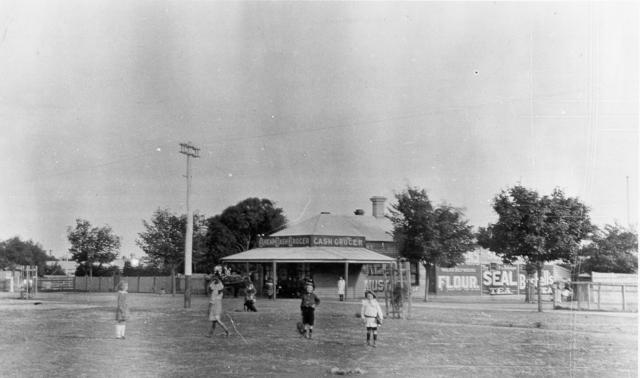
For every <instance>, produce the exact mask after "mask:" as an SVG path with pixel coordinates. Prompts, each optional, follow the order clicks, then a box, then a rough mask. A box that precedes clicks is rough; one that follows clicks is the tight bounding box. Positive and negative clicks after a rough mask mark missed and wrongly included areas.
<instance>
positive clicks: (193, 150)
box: [180, 142, 200, 158]
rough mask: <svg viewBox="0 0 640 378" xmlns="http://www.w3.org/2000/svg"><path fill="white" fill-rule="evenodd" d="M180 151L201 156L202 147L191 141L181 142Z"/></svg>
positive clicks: (193, 155)
mask: <svg viewBox="0 0 640 378" xmlns="http://www.w3.org/2000/svg"><path fill="white" fill-rule="evenodd" d="M180 153H181V154H185V155H187V156H191V157H194V158H199V157H200V149H199V148H197V147H195V146H194V145H192V144H191V142H187V143H180Z"/></svg>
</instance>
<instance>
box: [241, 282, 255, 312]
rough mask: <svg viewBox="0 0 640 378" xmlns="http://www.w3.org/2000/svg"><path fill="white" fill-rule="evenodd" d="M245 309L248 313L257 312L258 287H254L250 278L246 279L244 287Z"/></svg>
mask: <svg viewBox="0 0 640 378" xmlns="http://www.w3.org/2000/svg"><path fill="white" fill-rule="evenodd" d="M244 308H245V309H246V310H247V311H251V312H257V311H258V310H257V309H256V287H255V286H253V283H252V282H251V279H250V278H249V277H246V278H245V287H244Z"/></svg>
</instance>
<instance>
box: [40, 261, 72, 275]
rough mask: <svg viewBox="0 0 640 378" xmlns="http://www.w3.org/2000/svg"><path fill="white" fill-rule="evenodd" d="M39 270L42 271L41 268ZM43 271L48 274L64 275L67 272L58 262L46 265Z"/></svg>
mask: <svg viewBox="0 0 640 378" xmlns="http://www.w3.org/2000/svg"><path fill="white" fill-rule="evenodd" d="M38 271H40V269H38ZM43 273H44V274H45V275H47V276H64V275H66V274H67V272H65V271H64V269H62V267H61V266H60V264H58V263H55V264H52V265H46V266H45V267H44V272H43Z"/></svg>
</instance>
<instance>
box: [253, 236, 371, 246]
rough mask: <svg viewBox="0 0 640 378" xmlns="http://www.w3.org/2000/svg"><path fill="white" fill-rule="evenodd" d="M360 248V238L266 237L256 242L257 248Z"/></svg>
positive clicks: (361, 242) (361, 244)
mask: <svg viewBox="0 0 640 378" xmlns="http://www.w3.org/2000/svg"><path fill="white" fill-rule="evenodd" d="M313 246H319V247H360V248H363V247H364V246H365V239H364V237H362V236H325V235H301V236H267V237H263V238H260V239H259V240H258V247H259V248H289V247H313Z"/></svg>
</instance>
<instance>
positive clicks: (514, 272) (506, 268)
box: [482, 265, 526, 295]
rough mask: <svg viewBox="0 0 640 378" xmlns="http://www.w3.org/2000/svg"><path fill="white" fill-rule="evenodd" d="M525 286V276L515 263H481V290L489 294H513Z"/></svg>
mask: <svg viewBox="0 0 640 378" xmlns="http://www.w3.org/2000/svg"><path fill="white" fill-rule="evenodd" d="M525 286H526V277H525V275H524V274H520V271H519V266H517V265H515V266H514V265H494V269H491V265H483V269H482V290H483V292H484V293H486V294H489V295H514V294H518V293H519V290H523V289H524V288H525Z"/></svg>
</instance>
